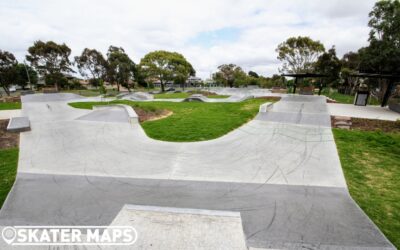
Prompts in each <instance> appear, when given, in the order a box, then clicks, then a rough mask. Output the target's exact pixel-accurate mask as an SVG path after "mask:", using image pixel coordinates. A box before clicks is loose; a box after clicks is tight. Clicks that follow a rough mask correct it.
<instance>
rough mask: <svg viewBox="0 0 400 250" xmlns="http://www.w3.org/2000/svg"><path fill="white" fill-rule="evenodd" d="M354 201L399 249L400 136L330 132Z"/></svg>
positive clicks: (365, 132)
mask: <svg viewBox="0 0 400 250" xmlns="http://www.w3.org/2000/svg"><path fill="white" fill-rule="evenodd" d="M333 133H334V136H335V141H336V145H337V148H338V151H339V156H340V161H341V163H342V167H343V171H344V174H345V177H346V181H347V184H348V187H349V191H350V194H351V196H352V197H353V198H354V200H355V201H356V202H357V203H358V205H359V206H360V207H361V208H362V209H363V210H364V212H365V213H366V214H367V215H368V216H369V217H370V218H371V219H372V220H373V221H374V223H375V224H376V225H377V226H378V227H379V228H380V229H381V230H382V232H383V233H384V234H385V235H386V236H387V237H388V239H389V240H390V241H391V242H392V243H393V244H394V245H395V246H396V247H397V248H400V186H399V183H400V134H399V133H383V132H377V131H357V130H352V131H348V130H342V129H333Z"/></svg>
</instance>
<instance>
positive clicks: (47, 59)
mask: <svg viewBox="0 0 400 250" xmlns="http://www.w3.org/2000/svg"><path fill="white" fill-rule="evenodd" d="M28 53H29V55H27V56H26V59H27V60H28V61H29V62H30V63H31V64H32V66H33V67H34V68H35V69H36V70H37V71H38V72H39V73H40V74H42V75H44V76H45V77H46V76H48V75H50V76H51V78H52V79H53V81H54V85H55V87H56V88H57V89H58V85H59V84H58V81H59V79H60V78H61V77H62V74H63V73H68V72H73V70H72V69H71V62H70V60H69V56H70V54H71V49H70V48H69V47H68V46H67V45H65V43H63V44H57V43H55V42H53V41H48V42H42V41H36V42H34V44H33V46H31V47H29V49H28Z"/></svg>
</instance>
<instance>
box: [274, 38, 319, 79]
mask: <svg viewBox="0 0 400 250" xmlns="http://www.w3.org/2000/svg"><path fill="white" fill-rule="evenodd" d="M324 51H325V48H324V45H323V44H322V43H321V42H319V41H314V40H312V39H311V38H309V37H302V36H299V37H290V38H288V39H287V40H286V41H285V42H283V43H281V44H279V45H278V47H277V49H276V52H278V59H279V60H280V61H282V62H283V65H282V68H281V69H280V71H281V72H283V73H306V72H310V71H312V70H313V69H314V63H315V61H316V60H317V59H318V57H319V56H320V55H321V54H322V53H323V52H324Z"/></svg>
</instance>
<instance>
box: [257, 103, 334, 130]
mask: <svg viewBox="0 0 400 250" xmlns="http://www.w3.org/2000/svg"><path fill="white" fill-rule="evenodd" d="M256 119H258V120H263V121H270V122H279V123H289V124H298V125H311V126H319V127H330V126H331V118H330V115H329V113H328V109H327V105H326V99H325V97H322V96H285V97H282V99H281V100H280V101H279V102H277V103H275V104H274V106H273V108H272V110H270V111H269V112H265V113H260V114H258V116H257V118H256Z"/></svg>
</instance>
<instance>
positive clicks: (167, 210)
mask: <svg viewBox="0 0 400 250" xmlns="http://www.w3.org/2000/svg"><path fill="white" fill-rule="evenodd" d="M122 209H128V210H138V211H151V212H162V213H174V214H193V215H208V216H220V217H237V218H241V216H240V212H233V211H223V210H207V209H193V208H177V207H161V206H141V205H132V204H125V205H124V207H123V208H122Z"/></svg>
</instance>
